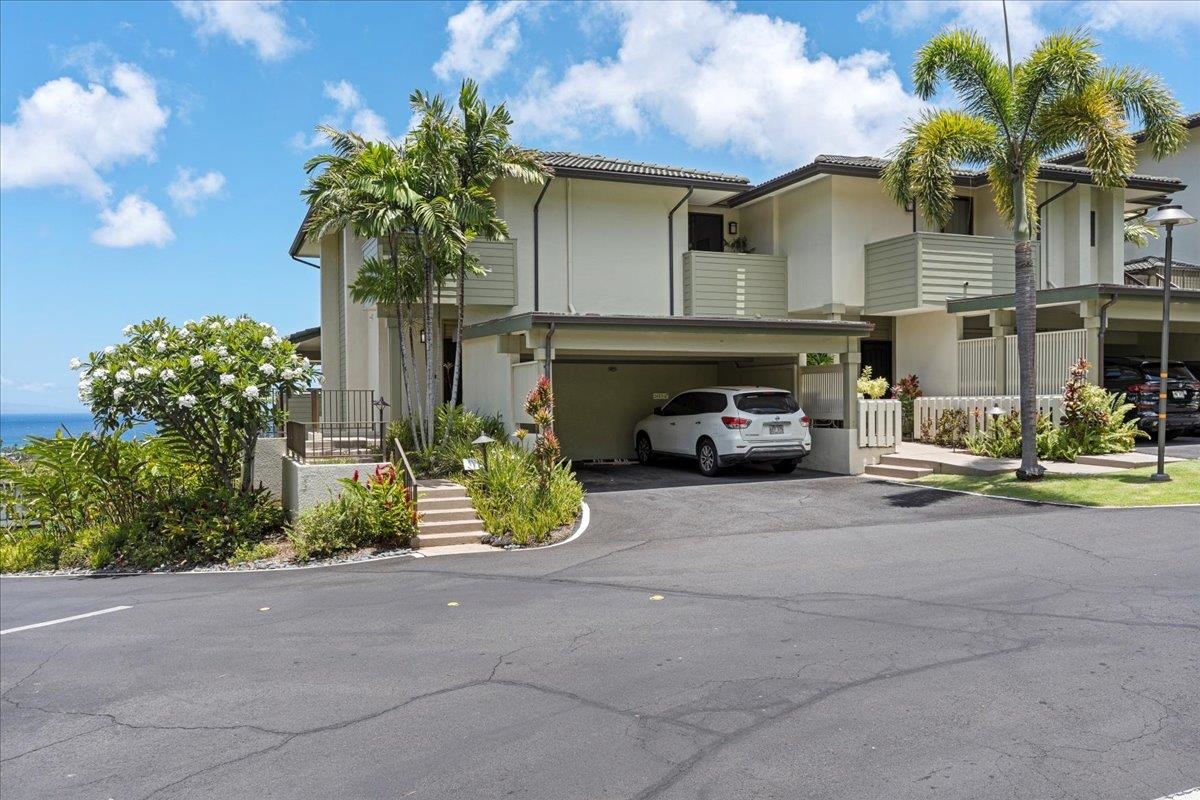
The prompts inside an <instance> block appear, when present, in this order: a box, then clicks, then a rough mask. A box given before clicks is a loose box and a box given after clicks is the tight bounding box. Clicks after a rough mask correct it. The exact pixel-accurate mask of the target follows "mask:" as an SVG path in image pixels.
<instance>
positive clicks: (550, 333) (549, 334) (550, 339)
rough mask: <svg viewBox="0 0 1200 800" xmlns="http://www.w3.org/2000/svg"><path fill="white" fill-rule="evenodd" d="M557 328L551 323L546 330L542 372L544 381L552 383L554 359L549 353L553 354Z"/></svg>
mask: <svg viewBox="0 0 1200 800" xmlns="http://www.w3.org/2000/svg"><path fill="white" fill-rule="evenodd" d="M556 327H558V326H557V324H556V323H553V322H551V323H550V327H549V328H548V329H547V330H546V367H545V369H543V370H542V372H543V373H544V374H545V376H546V380H548V381H550V383H551V384H553V383H554V358H553V357H552V356H551V353H552V352H554V329H555V328H556Z"/></svg>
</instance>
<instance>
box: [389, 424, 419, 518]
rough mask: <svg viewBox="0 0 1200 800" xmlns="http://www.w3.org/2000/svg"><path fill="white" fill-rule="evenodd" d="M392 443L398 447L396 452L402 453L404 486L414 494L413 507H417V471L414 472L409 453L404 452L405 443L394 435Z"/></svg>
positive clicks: (401, 462)
mask: <svg viewBox="0 0 1200 800" xmlns="http://www.w3.org/2000/svg"><path fill="white" fill-rule="evenodd" d="M392 445H393V446H394V447H395V448H396V452H397V453H399V454H400V465H401V467H402V468H403V472H404V475H403V479H404V488H406V489H408V490H409V492H410V493H411V495H412V502H413V508H416V507H417V473H415V472H413V468H412V464H410V463H408V453H406V452H404V445H402V444H400V439H399V438H397V437H392Z"/></svg>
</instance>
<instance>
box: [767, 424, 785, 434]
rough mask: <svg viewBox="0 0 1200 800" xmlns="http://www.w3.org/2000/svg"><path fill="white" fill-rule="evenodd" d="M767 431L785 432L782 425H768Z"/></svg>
mask: <svg viewBox="0 0 1200 800" xmlns="http://www.w3.org/2000/svg"><path fill="white" fill-rule="evenodd" d="M767 433H783V426H782V425H767Z"/></svg>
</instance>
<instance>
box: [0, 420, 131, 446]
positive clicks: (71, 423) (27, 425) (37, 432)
mask: <svg viewBox="0 0 1200 800" xmlns="http://www.w3.org/2000/svg"><path fill="white" fill-rule="evenodd" d="M95 429H96V424H95V422H94V421H93V420H92V415H91V414H89V413H87V412H86V411H61V412H60V411H42V412H24V411H22V412H11V411H2V412H0V446H2V447H3V448H4V449H5V450H9V449H12V448H15V447H21V446H23V445H24V444H25V443H26V441H27V440H28V439H29V437H31V436H44V437H46V438H51V437H53V436H54V433H55V431H59V430H61V431H62V432H63V435H64V436H81V435H83V434H85V433H90V432H91V431H93V430H95ZM153 430H154V429H153V427H152V426H138V427H137V428H134V429H133V430H132V431H130V434H131V435H133V436H144V435H146V434H147V433H150V432H152V431H153Z"/></svg>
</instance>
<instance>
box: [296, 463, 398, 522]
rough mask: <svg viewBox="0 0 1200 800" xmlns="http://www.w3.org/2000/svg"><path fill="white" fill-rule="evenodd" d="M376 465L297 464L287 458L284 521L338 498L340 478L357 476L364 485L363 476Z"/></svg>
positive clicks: (372, 471)
mask: <svg viewBox="0 0 1200 800" xmlns="http://www.w3.org/2000/svg"><path fill="white" fill-rule="evenodd" d="M378 466H379V464H378V463H375V462H364V463H359V464H301V463H299V462H297V461H294V460H293V459H290V458H285V459H283V510H284V512H285V513H286V514H287V516H288V519H295V517H296V515H297V514H299V513H300V512H301V511H305V510H307V509H309V508H312V507H313V506H315V505H318V504H320V503H327V502H329V500H330V499H331V498H334V497H337V496H338V495H340V494H341V489H342V487H341V484H340V483H339V482H338V481H339V480H341V479H342V478H352V477H354V473H355V472H356V471H357V472H358V477H359V480H360V481H362V482H364V483H365V482H366V480H367V476H369V475H371V474H373V473H374V472H375V468H376V467H378Z"/></svg>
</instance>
